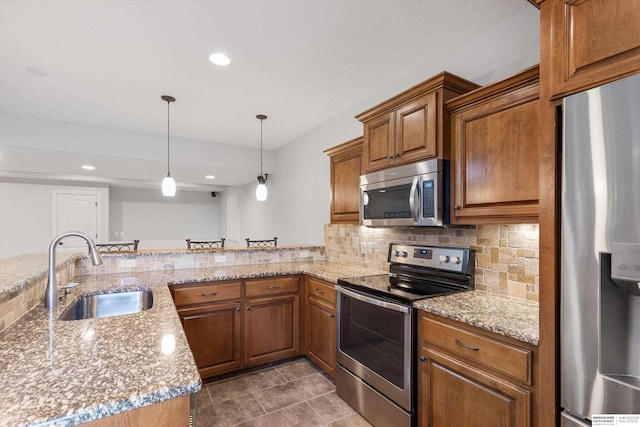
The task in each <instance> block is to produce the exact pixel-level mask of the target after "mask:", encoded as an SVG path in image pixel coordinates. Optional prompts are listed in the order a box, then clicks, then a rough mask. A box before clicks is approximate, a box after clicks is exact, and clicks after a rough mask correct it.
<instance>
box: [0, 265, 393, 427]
mask: <svg viewBox="0 0 640 427" xmlns="http://www.w3.org/2000/svg"><path fill="white" fill-rule="evenodd" d="M302 273H304V274H308V275H311V276H314V277H318V278H320V279H324V280H327V281H331V282H336V281H337V279H338V278H340V277H349V276H358V275H364V274H378V273H383V272H380V271H377V270H371V269H366V268H361V267H348V266H343V265H340V264H335V263H329V262H318V261H316V262H292V263H273V264H265V265H242V266H232V267H222V268H204V269H191V270H187V269H185V270H167V271H150V272H137V273H118V274H101V275H93V276H78V277H75V278H74V281H76V282H79V283H80V285H79V286H78V287H77V288H76V290H74V293H73V294H72V295H70V296H68V297H67V298H66V300H65V301H64V302H63V303H61V304H60V306H59V307H58V308H57V309H56V310H54V311H52V312H49V311H48V310H46V309H45V308H43V307H42V306H38V307H36V308H34V309H32V310H31V311H29V312H28V313H27V314H26V315H25V316H23V317H22V318H21V319H20V320H18V321H17V322H16V323H15V324H13V325H11V327H9V328H8V329H6V330H5V331H3V332H2V333H0V360H2V365H1V366H0V414H1V415H0V425H12V426H13V425H19V426H24V425H40V424H43V423H46V422H50V421H52V422H53V425H56V426H58V425H59V426H71V425H76V424H79V423H82V422H86V421H90V420H94V419H98V418H102V417H106V416H109V415H113V414H117V413H120V412H123V411H127V410H131V409H135V408H137V407H140V406H144V405H147V404H152V403H156V402H160V401H163V400H166V399H170V398H173V397H178V396H182V395H185V394H189V393H194V392H197V391H198V390H199V389H200V387H201V380H200V375H199V374H198V370H197V367H196V365H195V362H194V360H193V356H192V354H191V351H190V350H189V346H188V343H187V340H186V337H185V335H184V332H183V330H182V326H181V324H180V320H179V318H178V315H177V312H176V309H175V306H174V305H173V300H172V299H171V294H170V292H169V289H168V287H167V284H169V283H171V284H182V283H187V282H193V281H211V280H228V279H238V278H252V277H267V276H275V275H283V274H302ZM134 289H135V290H139V289H151V290H152V291H153V295H154V302H153V307H152V308H151V309H149V310H146V311H143V312H141V313H138V314H130V315H123V316H116V317H106V318H100V319H87V320H77V321H66V322H65V321H61V320H58V317H59V316H60V314H61V312H62V311H63V310H64V309H65V308H66V307H67V306H68V305H69V304H71V303H72V302H73V301H74V300H75V299H76V298H77V297H79V296H80V295H88V294H94V293H105V292H117V291H122V290H134Z"/></svg>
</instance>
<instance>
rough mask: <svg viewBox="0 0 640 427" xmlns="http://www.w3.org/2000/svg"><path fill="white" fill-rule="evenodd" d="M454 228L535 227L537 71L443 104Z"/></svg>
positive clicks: (536, 68)
mask: <svg viewBox="0 0 640 427" xmlns="http://www.w3.org/2000/svg"><path fill="white" fill-rule="evenodd" d="M447 108H449V110H450V111H451V123H452V124H451V127H452V129H451V140H452V141H451V144H452V150H453V153H452V166H451V170H452V177H453V178H452V183H451V187H452V192H453V194H452V200H453V203H452V212H451V222H452V223H456V224H482V223H496V224H505V223H519V222H537V221H538V194H539V190H538V175H539V174H538V170H539V164H538V163H539V162H538V159H539V153H538V151H539V137H540V136H539V128H540V111H539V110H540V108H539V69H538V66H535V67H531V68H529V69H527V70H525V71H523V72H521V73H520V74H518V75H515V76H513V77H511V78H509V79H506V80H503V81H500V82H497V83H494V84H492V85H488V86H485V87H482V88H480V89H477V90H475V91H473V92H469V93H468V94H465V95H462V96H460V97H458V98H456V99H454V100H452V101H451V102H449V103H447Z"/></svg>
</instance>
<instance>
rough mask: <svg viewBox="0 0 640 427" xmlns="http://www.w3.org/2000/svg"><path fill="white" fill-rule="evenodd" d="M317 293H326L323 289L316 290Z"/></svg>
mask: <svg viewBox="0 0 640 427" xmlns="http://www.w3.org/2000/svg"><path fill="white" fill-rule="evenodd" d="M316 292H317V293H319V294H324V291H323V290H322V289H316Z"/></svg>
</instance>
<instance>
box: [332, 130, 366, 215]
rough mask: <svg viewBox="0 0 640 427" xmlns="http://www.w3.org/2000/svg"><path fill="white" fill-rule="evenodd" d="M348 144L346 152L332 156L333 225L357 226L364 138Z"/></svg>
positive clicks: (342, 151)
mask: <svg viewBox="0 0 640 427" xmlns="http://www.w3.org/2000/svg"><path fill="white" fill-rule="evenodd" d="M348 144H349V146H348V147H346V148H345V149H344V150H341V151H339V152H336V153H335V154H332V155H331V203H330V206H331V222H332V223H351V224H357V223H358V222H359V220H360V175H361V174H362V138H357V139H354V140H352V141H349V143H348ZM345 145H346V144H345Z"/></svg>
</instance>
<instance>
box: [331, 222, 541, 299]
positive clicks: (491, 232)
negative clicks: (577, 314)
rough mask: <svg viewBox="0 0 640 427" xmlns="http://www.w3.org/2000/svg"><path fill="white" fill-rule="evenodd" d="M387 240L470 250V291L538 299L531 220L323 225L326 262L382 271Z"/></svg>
mask: <svg viewBox="0 0 640 427" xmlns="http://www.w3.org/2000/svg"><path fill="white" fill-rule="evenodd" d="M390 243H409V244H424V245H431V246H461V247H469V248H472V249H474V250H475V255H476V266H475V281H476V289H480V290H484V291H487V292H492V293H496V294H500V295H509V296H513V297H517V298H522V299H527V300H530V301H538V259H539V251H538V225H537V224H517V225H478V226H477V228H458V229H433V228H408V227H405V228H368V227H363V226H358V225H350V224H346V225H339V224H326V225H325V229H324V245H325V249H326V256H327V261H332V262H338V263H342V264H347V265H356V266H363V267H371V268H376V269H380V270H388V262H387V253H388V250H389V244H390Z"/></svg>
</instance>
